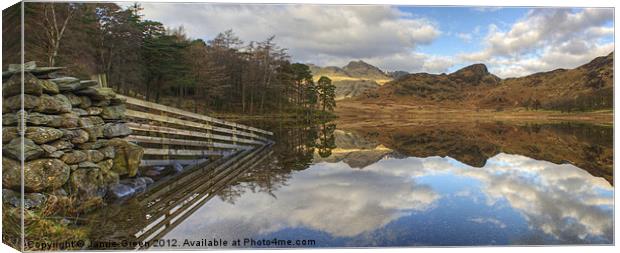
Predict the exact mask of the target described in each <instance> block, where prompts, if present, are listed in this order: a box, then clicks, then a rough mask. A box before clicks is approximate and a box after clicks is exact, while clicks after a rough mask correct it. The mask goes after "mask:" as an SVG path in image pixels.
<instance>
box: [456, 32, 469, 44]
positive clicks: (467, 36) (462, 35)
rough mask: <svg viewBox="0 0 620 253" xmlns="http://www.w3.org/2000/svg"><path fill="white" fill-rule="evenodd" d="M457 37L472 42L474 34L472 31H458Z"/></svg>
mask: <svg viewBox="0 0 620 253" xmlns="http://www.w3.org/2000/svg"><path fill="white" fill-rule="evenodd" d="M456 37H458V38H459V39H461V40H462V41H463V42H465V43H471V40H472V39H473V35H472V34H471V33H457V34H456Z"/></svg>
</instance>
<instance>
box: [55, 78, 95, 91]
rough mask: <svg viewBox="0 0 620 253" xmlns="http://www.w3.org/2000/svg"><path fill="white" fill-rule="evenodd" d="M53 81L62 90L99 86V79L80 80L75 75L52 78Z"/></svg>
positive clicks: (77, 89)
mask: <svg viewBox="0 0 620 253" xmlns="http://www.w3.org/2000/svg"><path fill="white" fill-rule="evenodd" d="M51 81H52V82H55V83H56V84H58V88H59V89H60V91H79V90H83V89H86V88H89V87H93V86H97V84H98V83H97V81H92V80H86V81H80V80H79V79H77V78H74V77H62V78H54V79H51Z"/></svg>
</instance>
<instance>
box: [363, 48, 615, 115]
mask: <svg viewBox="0 0 620 253" xmlns="http://www.w3.org/2000/svg"><path fill="white" fill-rule="evenodd" d="M353 100H355V101H358V102H376V103H402V104H410V105H429V104H434V105H448V106H450V105H451V106H455V107H470V108H494V109H503V108H510V107H527V108H536V109H541V108H545V109H553V110H566V111H568V110H590V109H610V108H612V107H613V52H612V53H610V54H609V55H607V56H602V57H598V58H596V59H594V60H592V61H591V62H589V63H587V64H584V65H582V66H580V67H578V68H575V69H570V70H566V69H557V70H553V71H548V72H541V73H536V74H532V75H528V76H524V77H518V78H507V79H503V80H502V79H500V78H499V77H497V76H495V75H493V74H491V73H489V71H488V70H487V67H486V66H485V65H484V64H474V65H471V66H467V67H465V68H462V69H460V70H458V71H456V72H454V73H451V74H439V75H435V74H428V73H415V74H407V75H404V76H401V77H400V78H398V79H395V80H393V81H391V82H388V83H386V84H385V85H383V86H381V87H379V88H377V89H374V90H366V91H365V92H364V94H363V95H361V96H358V97H356V98H354V99H353Z"/></svg>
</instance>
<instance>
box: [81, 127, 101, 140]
mask: <svg viewBox="0 0 620 253" xmlns="http://www.w3.org/2000/svg"><path fill="white" fill-rule="evenodd" d="M84 130H85V131H86V132H88V141H96V140H97V139H98V138H101V137H103V126H92V127H89V128H85V129H84Z"/></svg>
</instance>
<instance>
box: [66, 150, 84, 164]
mask: <svg viewBox="0 0 620 253" xmlns="http://www.w3.org/2000/svg"><path fill="white" fill-rule="evenodd" d="M60 160H62V161H63V162H65V163H66V164H78V163H81V162H84V161H87V160H88V154H87V153H86V152H84V151H81V150H73V152H66V153H65V154H64V155H62V157H60Z"/></svg>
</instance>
